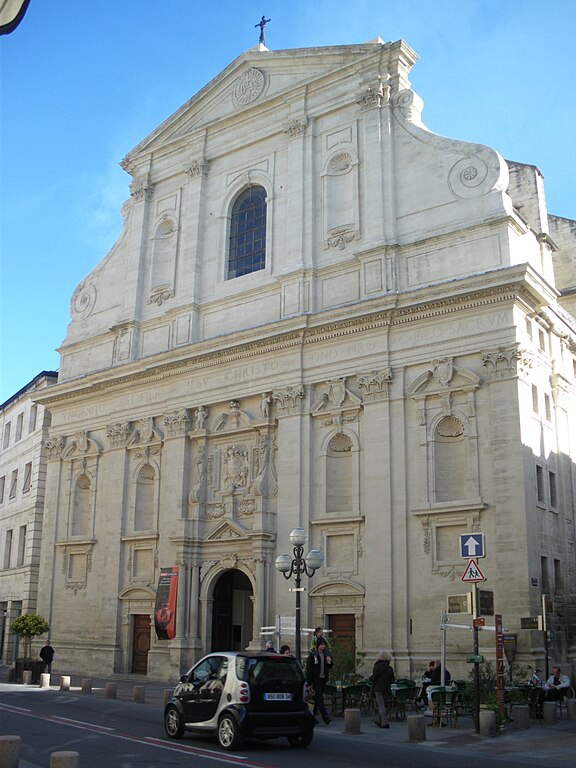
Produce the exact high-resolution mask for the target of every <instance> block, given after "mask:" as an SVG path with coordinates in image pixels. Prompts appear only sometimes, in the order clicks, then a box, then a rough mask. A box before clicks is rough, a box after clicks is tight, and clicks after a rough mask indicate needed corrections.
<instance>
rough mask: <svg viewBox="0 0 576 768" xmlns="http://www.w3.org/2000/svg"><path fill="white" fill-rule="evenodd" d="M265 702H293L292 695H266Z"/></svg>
mask: <svg viewBox="0 0 576 768" xmlns="http://www.w3.org/2000/svg"><path fill="white" fill-rule="evenodd" d="M264 701H292V694H291V693H265V694H264Z"/></svg>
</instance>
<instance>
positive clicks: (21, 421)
mask: <svg viewBox="0 0 576 768" xmlns="http://www.w3.org/2000/svg"><path fill="white" fill-rule="evenodd" d="M23 426H24V414H23V413H20V414H19V415H18V418H17V419H16V435H15V436H14V442H15V443H17V442H18V440H21V439H22V427H23Z"/></svg>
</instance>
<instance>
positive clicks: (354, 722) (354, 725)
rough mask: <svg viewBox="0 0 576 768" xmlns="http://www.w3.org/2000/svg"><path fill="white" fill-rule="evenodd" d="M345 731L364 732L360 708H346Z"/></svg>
mask: <svg viewBox="0 0 576 768" xmlns="http://www.w3.org/2000/svg"><path fill="white" fill-rule="evenodd" d="M344 733H362V731H361V730H360V710H359V709H345V710H344Z"/></svg>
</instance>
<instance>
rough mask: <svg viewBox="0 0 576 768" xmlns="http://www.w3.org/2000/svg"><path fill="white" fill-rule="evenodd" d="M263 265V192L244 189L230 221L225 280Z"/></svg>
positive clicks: (264, 246)
mask: <svg viewBox="0 0 576 768" xmlns="http://www.w3.org/2000/svg"><path fill="white" fill-rule="evenodd" d="M265 266H266V190H265V189H264V187H248V189H246V190H244V192H242V193H241V194H240V195H239V197H238V198H237V199H236V202H235V203H234V205H233V207H232V217H231V221H230V245H229V252H228V279H231V278H234V277H241V276H242V275H248V274H250V272H257V271H258V270H260V269H264V267H265Z"/></svg>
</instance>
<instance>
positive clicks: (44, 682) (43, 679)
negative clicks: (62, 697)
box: [40, 672, 50, 688]
mask: <svg viewBox="0 0 576 768" xmlns="http://www.w3.org/2000/svg"><path fill="white" fill-rule="evenodd" d="M40 688H50V673H49V672H42V674H41V675H40Z"/></svg>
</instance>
